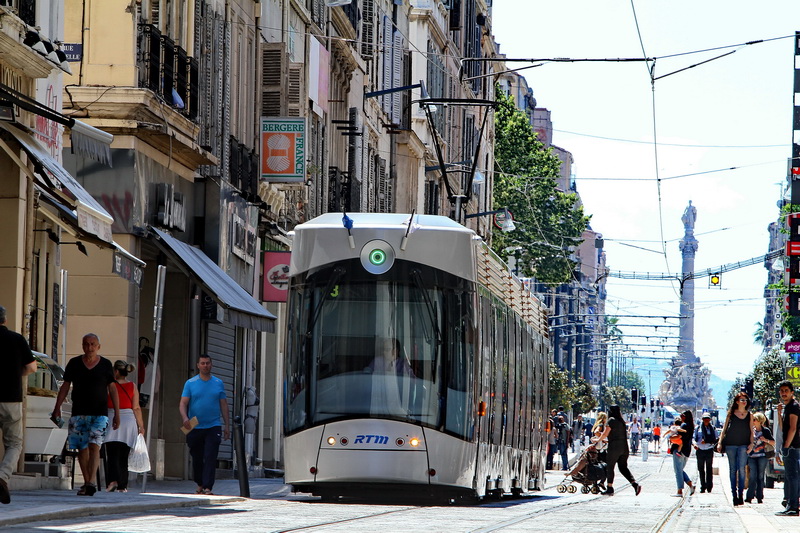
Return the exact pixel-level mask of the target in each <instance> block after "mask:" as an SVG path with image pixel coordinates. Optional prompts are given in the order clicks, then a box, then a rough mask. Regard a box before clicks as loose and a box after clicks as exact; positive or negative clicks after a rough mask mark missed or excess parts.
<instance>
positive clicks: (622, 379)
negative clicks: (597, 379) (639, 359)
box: [611, 370, 647, 396]
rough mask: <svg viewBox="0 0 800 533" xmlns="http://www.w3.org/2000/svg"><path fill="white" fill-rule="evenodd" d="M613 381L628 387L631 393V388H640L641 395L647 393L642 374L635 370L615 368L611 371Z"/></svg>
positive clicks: (625, 387)
mask: <svg viewBox="0 0 800 533" xmlns="http://www.w3.org/2000/svg"><path fill="white" fill-rule="evenodd" d="M611 383H616V384H617V385H618V386H620V387H622V388H623V389H626V390H627V391H628V394H629V395H630V392H631V389H636V390H638V391H639V396H641V395H643V394H646V392H645V391H646V390H647V389H646V388H645V385H644V380H643V379H642V376H640V375H639V374H637V373H636V372H634V371H633V370H626V371H625V372H622V371H621V370H615V371H614V372H612V373H611Z"/></svg>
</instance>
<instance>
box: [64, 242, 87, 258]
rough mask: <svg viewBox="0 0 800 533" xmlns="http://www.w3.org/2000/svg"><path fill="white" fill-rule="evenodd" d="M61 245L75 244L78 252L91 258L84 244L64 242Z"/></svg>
mask: <svg viewBox="0 0 800 533" xmlns="http://www.w3.org/2000/svg"><path fill="white" fill-rule="evenodd" d="M61 244H74V245H75V246H77V247H78V250H80V252H81V253H82V254H83V255H85V256H86V257H89V252H87V251H86V246H85V245H84V244H83V243H82V242H81V241H75V242H62V243H61Z"/></svg>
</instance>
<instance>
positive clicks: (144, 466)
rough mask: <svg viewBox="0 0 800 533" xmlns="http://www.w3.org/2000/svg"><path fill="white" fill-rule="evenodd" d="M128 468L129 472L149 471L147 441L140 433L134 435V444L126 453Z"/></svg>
mask: <svg viewBox="0 0 800 533" xmlns="http://www.w3.org/2000/svg"><path fill="white" fill-rule="evenodd" d="M128 470H129V471H130V472H138V473H144V472H149V471H150V456H149V455H148V453H147V443H146V442H145V441H144V437H143V436H142V434H141V433H139V434H138V435H136V444H135V445H134V447H133V448H131V453H130V454H129V455H128Z"/></svg>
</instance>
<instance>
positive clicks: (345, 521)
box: [274, 506, 419, 533]
mask: <svg viewBox="0 0 800 533" xmlns="http://www.w3.org/2000/svg"><path fill="white" fill-rule="evenodd" d="M418 509H419V507H417V506H414V507H404V508H402V509H392V510H390V511H383V512H379V513H372V514H367V515H363V516H353V517H350V518H343V519H341V520H329V521H327V522H318V523H316V524H309V525H307V526H300V527H292V528H288V529H281V530H277V531H275V532H274V533H290V532H292V531H314V530H315V529H319V528H326V527H330V526H340V525H343V524H348V523H352V522H358V521H360V520H370V519H373V518H379V517H386V516H392V515H397V514H400V513H407V512H409V511H415V510H418Z"/></svg>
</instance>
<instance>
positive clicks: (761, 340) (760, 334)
mask: <svg viewBox="0 0 800 533" xmlns="http://www.w3.org/2000/svg"><path fill="white" fill-rule="evenodd" d="M766 340H767V331H766V330H765V329H764V324H762V323H761V322H756V330H755V331H754V332H753V343H754V344H760V345H762V346H763V345H765V344H766V342H765V341H766Z"/></svg>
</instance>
